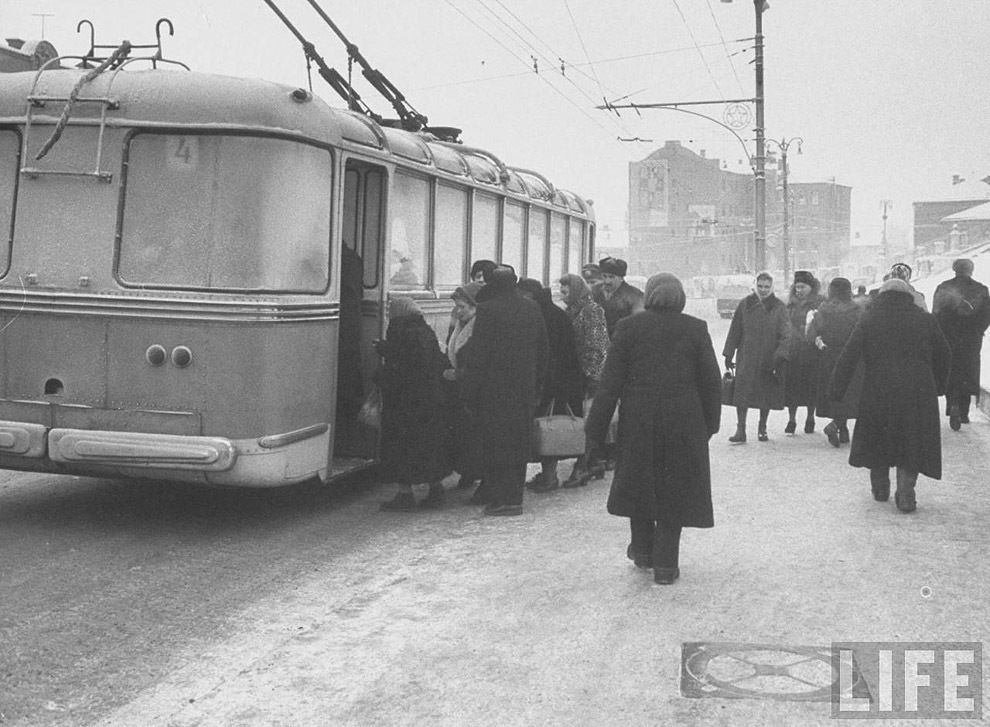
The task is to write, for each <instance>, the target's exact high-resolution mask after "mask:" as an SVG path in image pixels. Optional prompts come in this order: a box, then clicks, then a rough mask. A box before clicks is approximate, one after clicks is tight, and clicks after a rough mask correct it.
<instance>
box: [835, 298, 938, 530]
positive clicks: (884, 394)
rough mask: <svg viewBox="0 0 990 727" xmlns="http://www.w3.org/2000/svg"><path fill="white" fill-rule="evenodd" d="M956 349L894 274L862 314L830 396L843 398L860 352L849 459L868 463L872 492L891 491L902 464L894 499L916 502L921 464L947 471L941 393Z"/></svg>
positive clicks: (929, 471)
mask: <svg viewBox="0 0 990 727" xmlns="http://www.w3.org/2000/svg"><path fill="white" fill-rule="evenodd" d="M950 357H951V351H950V349H949V344H948V343H947V342H946V340H945V336H944V335H943V334H942V330H941V329H940V328H939V326H938V323H936V321H935V317H934V316H933V315H931V314H930V313H926V312H925V311H923V310H922V309H921V308H919V307H918V306H917V305H916V304H915V302H914V296H913V295H912V293H911V288H910V287H909V286H908V285H907V283H905V282H904V281H903V280H898V279H894V278H892V279H891V280H888V281H887V282H886V283H884V284H883V285H882V286H881V288H880V294H879V295H877V298H876V300H875V301H874V303H873V304H872V305H871V306H870V307H869V309H867V311H866V312H865V313H864V314H863V316H862V318H860V321H859V324H858V325H857V326H856V328H855V329H854V330H853V332H852V335H851V336H850V337H849V341H848V342H847V343H846V346H845V348H844V349H843V350H842V353H841V354H840V355H839V360H838V361H837V362H836V364H835V373H834V374H833V375H832V382H831V385H830V386H829V397H830V398H831V399H832V400H833V401H838V400H841V399H842V397H843V396H844V395H845V393H846V390H847V389H848V387H849V384H850V382H851V381H852V379H853V375H854V373H855V371H856V366H857V364H858V363H859V361H860V360H863V361H864V362H865V364H866V376H865V379H864V382H863V393H862V395H861V397H860V401H859V416H858V418H857V419H856V428H855V430H854V431H853V439H852V448H851V450H850V453H849V464H851V465H852V466H853V467H866V468H868V469H869V470H870V484H871V486H872V489H873V497H874V499H876V500H878V501H880V502H883V501H885V500H887V498H888V497H889V496H890V468H891V467H896V468H897V492H896V493H895V496H894V501H895V502H896V503H897V507H898V509H899V510H901V511H903V512H912V511H914V509H915V506H916V505H915V493H914V486H915V483H916V481H917V479H918V473H919V472H920V473H921V474H923V475H926V476H927V477H931V478H932V479H936V480H938V479H941V477H942V440H941V432H940V430H939V425H940V420H939V407H938V397H939V395H940V394H942V393H944V391H945V385H946V380H947V378H948V374H949V360H950Z"/></svg>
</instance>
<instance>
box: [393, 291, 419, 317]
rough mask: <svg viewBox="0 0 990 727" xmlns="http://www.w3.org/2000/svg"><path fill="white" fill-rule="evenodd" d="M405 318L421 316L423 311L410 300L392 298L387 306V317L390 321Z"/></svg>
mask: <svg viewBox="0 0 990 727" xmlns="http://www.w3.org/2000/svg"><path fill="white" fill-rule="evenodd" d="M406 316H420V317H422V316H423V311H421V310H420V309H419V306H418V305H416V301H414V300H413V299H412V298H404V297H400V298H392V300H390V301H389V304H388V317H389V319H390V320H393V321H394V320H395V319H397V318H405V317H406Z"/></svg>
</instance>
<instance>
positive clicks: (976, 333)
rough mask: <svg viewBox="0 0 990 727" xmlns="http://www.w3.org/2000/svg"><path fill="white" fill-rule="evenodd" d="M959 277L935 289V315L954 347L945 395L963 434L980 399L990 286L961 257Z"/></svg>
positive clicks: (948, 410)
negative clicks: (974, 402) (974, 399)
mask: <svg viewBox="0 0 990 727" xmlns="http://www.w3.org/2000/svg"><path fill="white" fill-rule="evenodd" d="M952 269H953V271H954V272H955V274H956V275H955V277H954V278H952V279H951V280H946V281H945V282H944V283H941V284H940V285H939V286H938V287H937V288H935V297H934V299H933V300H932V312H933V313H934V314H935V319H936V320H937V321H938V323H939V325H940V326H941V327H942V333H944V334H945V337H946V339H947V340H948V341H949V346H950V347H951V348H952V365H951V366H950V367H949V384H948V388H947V389H946V393H945V405H946V406H945V408H946V411H945V413H946V415H947V416H948V417H949V426H951V427H952V429H953V430H955V431H959V428H960V425H961V424H969V405H970V401H971V400H972V397H974V396H975V397H977V401H979V396H980V349H981V348H982V347H983V334H984V332H985V331H986V330H987V327H988V326H990V294H988V292H987V286H985V285H983V284H982V283H978V282H976V281H975V280H973V261H972V260H969V259H967V258H959V259H958V260H956V261H955V262H953V263H952Z"/></svg>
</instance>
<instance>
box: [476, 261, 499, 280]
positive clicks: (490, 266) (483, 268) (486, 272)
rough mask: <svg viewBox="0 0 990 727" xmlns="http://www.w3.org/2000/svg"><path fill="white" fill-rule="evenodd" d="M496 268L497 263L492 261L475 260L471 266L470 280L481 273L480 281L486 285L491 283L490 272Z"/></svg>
mask: <svg viewBox="0 0 990 727" xmlns="http://www.w3.org/2000/svg"><path fill="white" fill-rule="evenodd" d="M497 267H498V263H496V262H495V261H494V260H475V261H474V263H473V264H472V265H471V280H474V276H475V275H477V274H478V273H481V277H482V279H483V280H484V281H485V282H486V283H490V282H491V278H492V271H493V270H495V268H497Z"/></svg>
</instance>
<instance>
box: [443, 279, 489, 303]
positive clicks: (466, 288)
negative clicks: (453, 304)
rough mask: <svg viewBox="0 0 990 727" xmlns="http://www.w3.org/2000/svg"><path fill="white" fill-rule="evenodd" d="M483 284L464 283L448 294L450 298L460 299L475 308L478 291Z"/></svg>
mask: <svg viewBox="0 0 990 727" xmlns="http://www.w3.org/2000/svg"><path fill="white" fill-rule="evenodd" d="M483 285H484V284H483V283H465V284H464V285H461V286H459V287H458V288H457V289H456V290H455V291H454V292H453V293H451V294H450V297H451V298H460V299H461V300H463V301H466V302H467V303H469V304H471V305H473V306H477V305H478V300H477V295H478V291H479V290H481V288H482V287H483Z"/></svg>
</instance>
